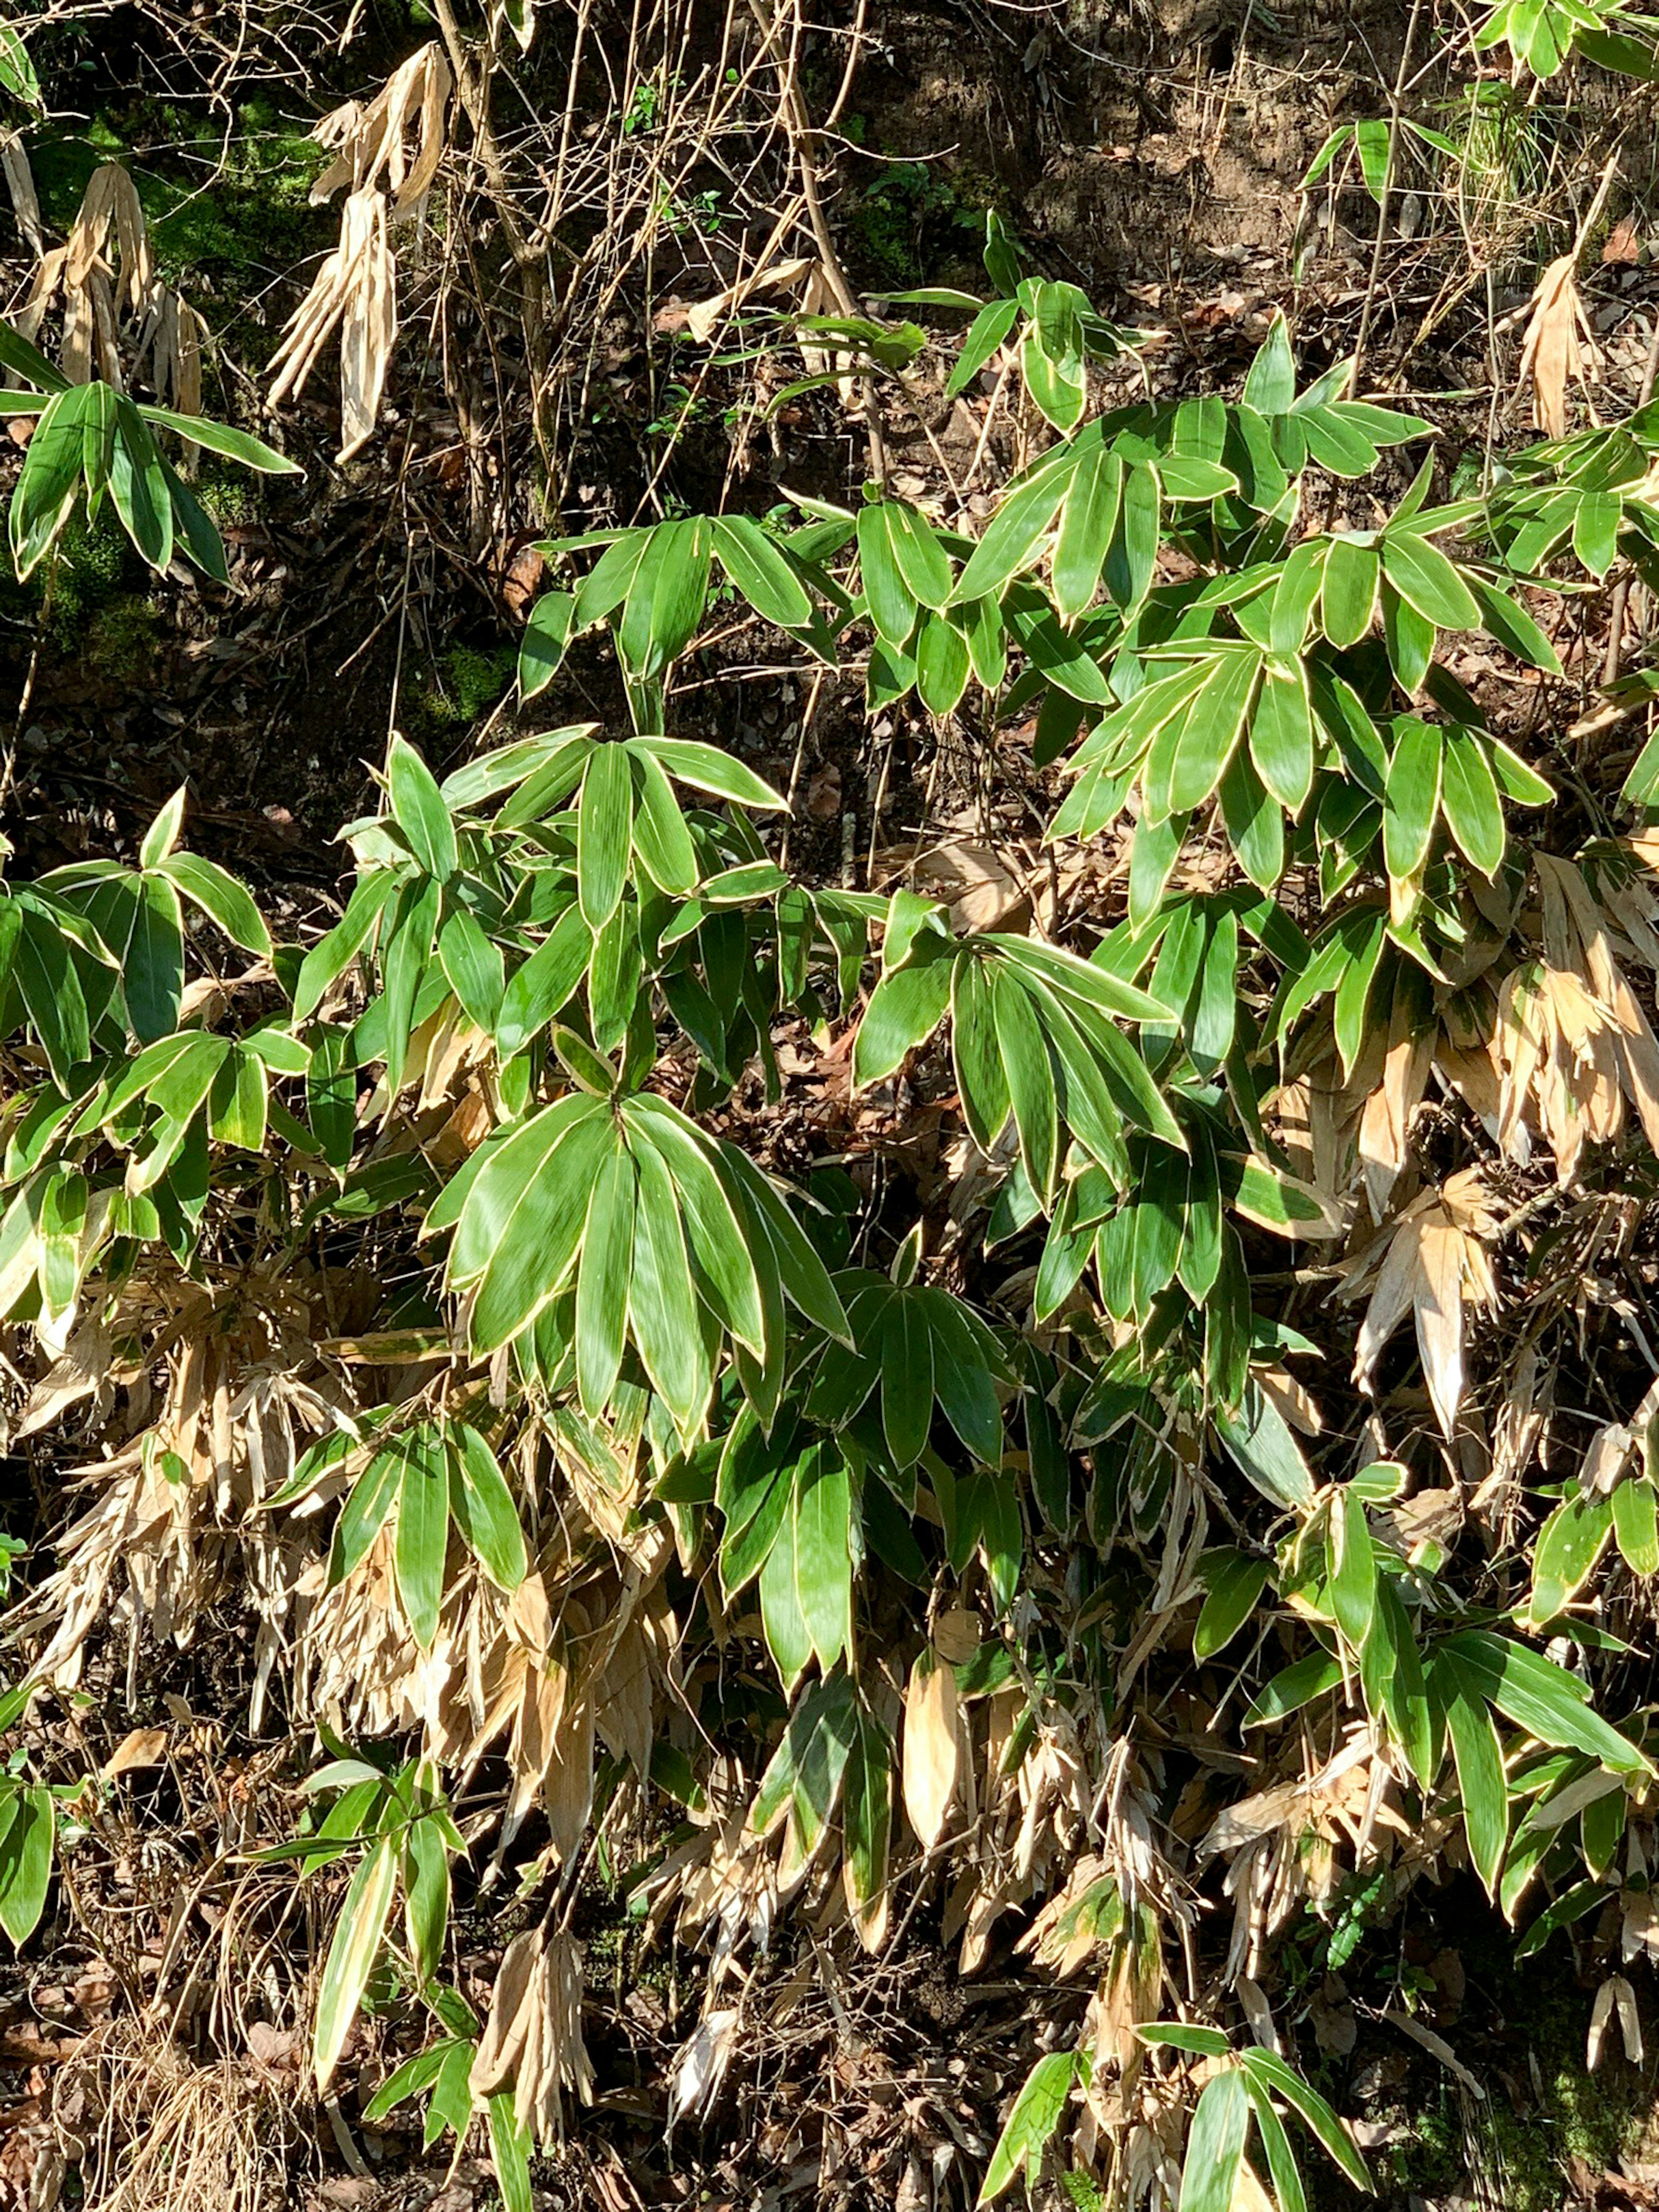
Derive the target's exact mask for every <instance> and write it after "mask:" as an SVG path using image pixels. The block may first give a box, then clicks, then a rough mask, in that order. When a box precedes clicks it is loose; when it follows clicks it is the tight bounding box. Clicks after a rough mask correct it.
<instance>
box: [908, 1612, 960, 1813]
mask: <svg viewBox="0 0 1659 2212" xmlns="http://www.w3.org/2000/svg"><path fill="white" fill-rule="evenodd" d="M959 1720H960V1713H959V1708H958V1703H957V1678H956V1674H955V1672H954V1671H953V1669H952V1668H951V1667H950V1666H949V1664H948V1663H946V1662H942V1661H940V1660H939V1659H937V1658H936V1657H935V1656H934V1655H933V1652H932V1651H931V1650H930V1651H924V1652H923V1653H922V1654H921V1657H920V1658H919V1659H918V1660H917V1661H916V1663H915V1666H914V1667H913V1668H911V1670H910V1680H909V1685H908V1688H907V1689H906V1691H905V1693H904V1754H903V1764H902V1770H901V1773H902V1786H903V1790H904V1810H905V1813H906V1814H907V1815H908V1819H909V1822H910V1826H912V1827H913V1828H914V1829H915V1832H916V1835H917V1838H918V1839H919V1840H920V1842H921V1844H922V1845H923V1847H924V1848H925V1849H927V1850H932V1849H933V1845H934V1844H936V1843H938V1841H939V1838H940V1837H941V1836H942V1835H943V1834H944V1833H945V1822H946V1820H948V1819H949V1818H950V1813H951V1800H952V1799H953V1798H954V1797H955V1796H956V1792H957V1763H958V1760H959V1759H960V1756H961V1743H960V1729H959Z"/></svg>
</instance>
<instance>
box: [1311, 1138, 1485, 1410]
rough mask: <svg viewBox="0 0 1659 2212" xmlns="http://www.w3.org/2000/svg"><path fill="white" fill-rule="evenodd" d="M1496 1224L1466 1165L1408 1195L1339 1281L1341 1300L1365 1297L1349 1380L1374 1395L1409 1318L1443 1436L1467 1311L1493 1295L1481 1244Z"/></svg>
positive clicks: (1456, 1396) (1458, 1397)
mask: <svg viewBox="0 0 1659 2212" xmlns="http://www.w3.org/2000/svg"><path fill="white" fill-rule="evenodd" d="M1497 1224H1498V1217H1497V1214H1496V1212H1495V1210H1494V1208H1493V1206H1492V1201H1491V1199H1490V1198H1489V1196H1488V1194H1487V1193H1486V1187H1485V1184H1484V1182H1482V1179H1481V1176H1480V1170H1479V1169H1478V1168H1464V1169H1462V1170H1460V1171H1459V1173H1457V1174H1456V1175H1453V1176H1448V1177H1447V1178H1446V1181H1445V1182H1443V1184H1442V1185H1441V1187H1440V1188H1439V1189H1438V1190H1437V1191H1425V1192H1424V1193H1423V1194H1421V1195H1420V1196H1419V1197H1418V1198H1415V1199H1413V1200H1412V1202H1411V1204H1410V1205H1409V1206H1407V1207H1406V1208H1405V1210H1404V1211H1403V1212H1401V1213H1400V1214H1399V1215H1398V1216H1397V1217H1396V1218H1395V1220H1394V1221H1393V1222H1392V1223H1390V1224H1389V1226H1388V1227H1387V1228H1386V1229H1384V1230H1383V1232H1382V1233H1381V1235H1380V1236H1377V1237H1373V1238H1372V1240H1371V1242H1370V1243H1369V1244H1368V1245H1367V1246H1366V1247H1365V1249H1364V1251H1363V1252H1361V1253H1360V1254H1359V1255H1358V1257H1357V1259H1355V1260H1352V1261H1349V1262H1348V1267H1347V1276H1346V1282H1345V1283H1344V1285H1343V1291H1342V1295H1343V1296H1344V1297H1349V1298H1357V1297H1364V1295H1365V1294H1366V1293H1367V1292H1369V1293H1370V1305H1369V1306H1368V1307H1367V1309H1366V1311H1365V1317H1364V1321H1363V1322H1361V1323H1360V1328H1359V1340H1358V1344H1357V1346H1356V1347H1355V1351H1354V1365H1353V1374H1354V1381H1355V1382H1356V1383H1358V1385H1359V1387H1360V1389H1362V1390H1364V1391H1366V1392H1368V1393H1371V1394H1374V1393H1375V1390H1376V1369H1377V1363H1378V1362H1379V1360H1380V1359H1381V1358H1382V1355H1383V1346H1385V1345H1386V1344H1387V1343H1388V1341H1389V1338H1390V1337H1391V1336H1392V1335H1393V1334H1394V1333H1395V1329H1396V1328H1399V1326H1400V1324H1401V1322H1403V1321H1404V1320H1405V1319H1406V1318H1407V1316H1408V1315H1409V1316H1411V1318H1412V1321H1413V1323H1414V1325H1415V1327H1416V1330H1417V1346H1418V1351H1419V1354H1420V1355H1421V1358H1422V1361H1423V1374H1424V1379H1425V1381H1426V1383H1427V1384H1428V1387H1429V1396H1430V1399H1431V1401H1432V1403H1433V1406H1434V1410H1435V1414H1436V1417H1437V1419H1438V1421H1439V1423H1440V1425H1441V1428H1442V1429H1443V1431H1444V1432H1445V1434H1446V1435H1447V1436H1448V1437H1449V1436H1450V1435H1451V1433H1452V1430H1453V1428H1454V1426H1455V1422H1456V1419H1457V1408H1458V1406H1459V1403H1460V1402H1461V1401H1462V1395H1463V1316H1464V1313H1465V1310H1466V1309H1467V1308H1468V1307H1469V1306H1479V1307H1483V1308H1488V1307H1492V1306H1493V1305H1495V1304H1497V1300H1498V1285H1497V1283H1496V1281H1495V1280H1494V1279H1493V1275H1492V1261H1491V1260H1490V1259H1489V1258H1488V1256H1487V1254H1486V1245H1485V1243H1484V1242H1483V1239H1484V1238H1486V1237H1490V1236H1491V1235H1492V1232H1493V1231H1494V1230H1495V1229H1496V1227H1497Z"/></svg>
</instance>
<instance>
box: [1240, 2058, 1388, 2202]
mask: <svg viewBox="0 0 1659 2212" xmlns="http://www.w3.org/2000/svg"><path fill="white" fill-rule="evenodd" d="M1239 2064H1240V2065H1241V2066H1242V2067H1243V2069H1244V2072H1245V2073H1246V2074H1247V2075H1254V2077H1255V2081H1257V2083H1258V2084H1259V2085H1260V2086H1261V2089H1262V2090H1263V2091H1264V2092H1271V2093H1273V2094H1274V2095H1276V2096H1279V2097H1282V2098H1283V2099H1284V2100H1285V2103H1286V2104H1287V2105H1288V2106H1290V2107H1291V2110H1292V2111H1293V2112H1296V2113H1297V2115H1298V2116H1299V2118H1301V2119H1302V2120H1303V2122H1304V2124H1305V2125H1306V2126H1307V2127H1308V2129H1309V2130H1310V2131H1311V2133H1312V2134H1313V2135H1314V2136H1316V2137H1317V2138H1318V2140H1319V2142H1320V2143H1321V2145H1322V2147H1323V2148H1324V2149H1325V2151H1326V2152H1327V2153H1328V2155H1329V2156H1330V2157H1331V2158H1332V2159H1333V2160H1334V2161H1335V2163H1336V2164H1337V2165H1338V2166H1340V2168H1341V2170H1342V2172H1344V2173H1345V2174H1346V2176H1347V2178H1348V2179H1349V2180H1350V2181H1351V2182H1352V2184H1353V2185H1354V2187H1355V2188H1356V2189H1358V2190H1362V2191H1364V2193H1365V2195H1366V2196H1370V2193H1371V2178H1370V2174H1369V2173H1368V2172H1367V2171H1366V2168H1365V2161H1364V2159H1363V2158H1361V2157H1360V2155H1359V2153H1358V2151H1357V2150H1356V2149H1355V2148H1354V2147H1353V2143H1352V2141H1351V2139H1350V2137H1349V2136H1348V2132H1347V2130H1346V2128H1345V2127H1344V2126H1343V2124H1342V2123H1341V2121H1340V2119H1339V2118H1337V2116H1336V2114H1335V2113H1334V2112H1333V2111H1332V2110H1331V2108H1330V2106H1328V2104H1327V2103H1326V2101H1325V2100H1324V2099H1323V2098H1322V2096H1321V2095H1320V2093H1319V2092H1318V2091H1317V2090H1316V2089H1313V2088H1310V2087H1309V2085H1308V2084H1307V2082H1305V2081H1304V2080H1303V2079H1302V2076H1301V2075H1299V2074H1298V2073H1297V2071H1296V2070H1295V2069H1294V2068H1293V2067H1291V2066H1287V2065H1286V2064H1285V2061H1284V2060H1283V2059H1282V2058H1281V2057H1279V2054H1278V2053H1277V2051H1262V2050H1259V2049H1258V2050H1253V2051H1241V2053H1240V2054H1239ZM1281 2212H1283V2208H1281Z"/></svg>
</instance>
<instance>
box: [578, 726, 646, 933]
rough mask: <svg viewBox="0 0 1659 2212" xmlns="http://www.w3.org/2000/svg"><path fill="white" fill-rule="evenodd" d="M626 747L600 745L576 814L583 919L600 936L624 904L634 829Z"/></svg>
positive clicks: (589, 767) (583, 782)
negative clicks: (606, 924)
mask: <svg viewBox="0 0 1659 2212" xmlns="http://www.w3.org/2000/svg"><path fill="white" fill-rule="evenodd" d="M629 769H630V763H629V756H628V750H627V748H626V747H625V746H623V745H620V744H609V745H601V746H600V747H599V750H597V751H596V752H595V753H594V754H593V756H592V758H591V759H590V760H589V762H588V763H587V773H586V775H585V776H584V777H583V779H582V795H581V802H580V807H579V808H578V811H577V817H576V883H577V893H578V896H579V898H580V903H581V910H582V915H583V918H584V920H585V921H586V923H587V926H588V927H589V928H590V929H591V930H592V931H593V932H594V933H596V934H597V933H598V932H599V930H601V929H602V928H603V927H605V923H606V922H607V921H610V919H611V915H613V914H614V913H615V912H616V910H617V906H618V905H619V904H620V903H621V900H622V895H623V885H624V884H626V883H627V881H628V854H629V845H630V843H631V841H632V837H633V828H634V783H633V778H632V775H630V773H629Z"/></svg>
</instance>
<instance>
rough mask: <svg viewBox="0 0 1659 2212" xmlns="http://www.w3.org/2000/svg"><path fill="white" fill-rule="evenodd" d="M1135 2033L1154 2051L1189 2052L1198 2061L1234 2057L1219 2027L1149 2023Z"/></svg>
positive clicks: (1174, 2022)
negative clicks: (1199, 2059) (1200, 2059)
mask: <svg viewBox="0 0 1659 2212" xmlns="http://www.w3.org/2000/svg"><path fill="white" fill-rule="evenodd" d="M1134 2033H1136V2035H1138V2036H1139V2039H1140V2040H1141V2041H1142V2042H1143V2043H1149V2044H1151V2045H1152V2046H1153V2047H1154V2049H1157V2050H1164V2051H1190V2052H1191V2053H1192V2054H1193V2056H1194V2057H1195V2058H1231V2057H1232V2056H1233V2046H1232V2044H1231V2040H1230V2039H1229V2038H1228V2037H1226V2036H1225V2035H1224V2034H1223V2033H1222V2032H1221V2030H1220V2029H1219V2028H1218V2027H1199V2026H1197V2025H1196V2024H1194V2023H1193V2022H1190V2021H1176V2020H1148V2021H1141V2022H1140V2023H1139V2026H1138V2027H1136V2028H1135V2030H1134Z"/></svg>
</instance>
